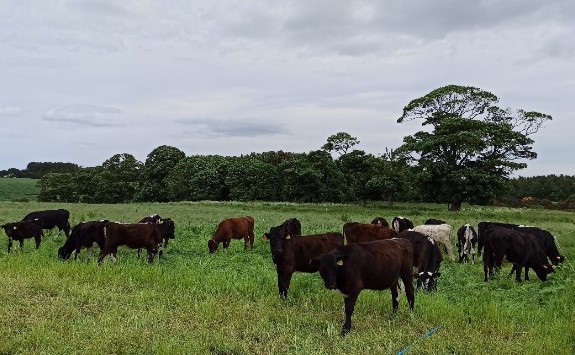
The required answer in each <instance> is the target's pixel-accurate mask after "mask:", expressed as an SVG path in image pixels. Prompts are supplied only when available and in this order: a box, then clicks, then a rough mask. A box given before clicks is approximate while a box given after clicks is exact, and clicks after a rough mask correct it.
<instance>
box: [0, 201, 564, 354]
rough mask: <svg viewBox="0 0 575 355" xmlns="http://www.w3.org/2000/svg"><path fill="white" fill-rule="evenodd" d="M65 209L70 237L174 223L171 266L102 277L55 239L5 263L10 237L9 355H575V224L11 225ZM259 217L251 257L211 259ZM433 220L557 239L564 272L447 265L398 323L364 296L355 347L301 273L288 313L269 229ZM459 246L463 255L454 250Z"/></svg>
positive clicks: (5, 288) (96, 208) (318, 213)
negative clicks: (488, 272) (214, 246)
mask: <svg viewBox="0 0 575 355" xmlns="http://www.w3.org/2000/svg"><path fill="white" fill-rule="evenodd" d="M53 208H66V209H68V210H70V213H71V223H72V224H76V223H78V222H80V221H86V220H99V219H110V220H114V221H122V222H134V221H138V220H139V219H140V218H142V217H144V216H146V215H150V214H152V213H159V214H160V215H161V216H163V217H171V218H172V219H174V220H175V221H176V239H174V240H173V241H172V242H170V245H169V246H168V248H166V250H165V253H164V257H163V258H162V260H161V261H160V262H155V263H154V264H152V265H149V264H147V263H146V262H145V261H144V260H138V259H137V258H136V251H134V250H128V249H125V248H123V249H122V248H121V249H120V250H119V253H118V261H117V262H116V263H115V264H113V263H110V262H105V263H104V264H103V265H100V266H98V265H97V264H96V263H95V262H94V260H92V261H91V262H90V263H86V254H85V251H82V254H81V255H80V257H79V260H77V261H74V260H69V261H59V260H58V259H57V257H56V255H57V249H58V247H60V246H61V245H62V244H63V243H64V239H63V237H62V236H60V237H56V236H55V233H50V234H47V236H46V237H45V238H44V240H43V241H42V245H41V246H40V249H39V250H35V249H34V243H33V241H26V242H25V245H24V249H23V250H20V247H19V246H17V245H15V248H14V249H15V250H14V251H13V252H12V254H10V255H8V254H7V250H6V243H7V241H6V237H5V236H4V235H3V231H1V233H2V235H0V237H1V238H0V242H1V244H0V315H1V316H0V354H104V353H105V354H221V355H223V354H226V355H228V354H306V355H307V354H397V352H399V351H400V350H402V349H404V348H405V347H406V346H407V345H409V344H412V343H413V342H415V341H416V340H418V339H420V338H421V337H422V336H423V335H424V334H426V333H427V332H428V331H429V330H431V329H433V328H435V327H437V326H440V327H441V328H440V329H439V330H438V331H437V332H436V333H435V334H433V335H431V336H429V337H427V338H424V339H420V340H419V341H417V342H416V343H415V345H413V347H411V348H410V350H409V351H408V352H407V353H406V354H407V355H410V354H418V355H420V354H429V355H436V354H458V355H460V354H463V355H465V354H498V355H501V354H504V355H506V354H518V355H519V354H521V355H523V354H533V355H540V354H566V355H572V354H574V353H575V307H574V306H573V303H574V300H575V283H574V279H575V277H574V272H575V270H574V269H573V266H572V265H571V263H570V261H571V260H573V258H574V257H575V214H573V213H567V212H559V211H548V210H528V209H511V208H487V207H473V208H471V207H467V208H465V207H464V209H463V210H462V211H461V212H458V213H449V212H447V211H446V208H445V206H444V205H441V206H439V205H423V204H399V205H397V206H395V207H393V208H389V207H386V206H383V205H382V206H371V207H366V208H361V207H358V206H353V205H338V204H292V203H216V202H198V203H187V202H182V203H166V204H159V203H152V204H123V205H87V204H56V203H38V202H29V203H16V202H0V210H1V211H2V213H1V214H0V223H1V224H4V223H6V222H8V221H13V220H17V219H20V218H22V217H23V216H24V215H26V214H27V213H28V212H30V211H34V210H43V209H53ZM239 215H252V216H253V217H254V218H255V226H256V227H255V228H256V230H255V234H256V242H255V246H254V250H253V251H248V252H244V250H243V242H241V241H237V240H234V241H232V243H231V245H230V248H229V250H228V251H226V252H224V251H222V250H221V248H220V249H219V250H218V251H217V252H216V253H215V254H213V255H210V254H208V247H207V241H208V240H209V238H210V237H211V236H212V233H213V232H214V230H215V227H216V225H217V223H218V222H219V221H220V220H221V219H223V218H226V217H231V216H239ZM394 215H402V216H406V217H410V218H411V219H412V220H413V221H414V223H415V224H421V223H422V222H423V221H424V220H425V219H427V218H430V217H433V218H440V219H444V220H446V221H448V222H449V223H450V224H452V225H453V226H454V229H457V228H458V227H459V226H461V225H462V224H464V223H471V224H473V225H475V226H476V225H477V223H478V222H480V221H483V220H491V221H495V220H497V221H502V222H515V223H524V224H529V225H537V226H540V227H542V228H546V229H549V230H550V231H551V232H552V233H553V234H554V235H555V236H556V237H557V240H558V242H559V245H560V247H561V251H562V253H563V254H564V255H566V257H567V262H566V264H565V265H563V266H562V267H561V268H559V269H558V271H557V272H556V273H555V274H552V275H550V279H549V280H548V281H546V282H540V281H539V280H538V279H537V278H536V276H535V274H534V273H533V272H531V280H530V281H527V282H523V283H522V284H516V283H515V281H514V280H513V279H512V278H509V277H508V276H507V274H508V273H509V270H510V268H511V266H510V265H508V264H505V265H504V266H503V270H502V272H501V275H500V277H499V278H498V279H495V280H492V281H490V282H488V283H484V282H483V270H482V263H481V262H480V261H479V262H476V263H475V264H474V265H471V264H469V265H461V264H458V263H456V262H450V261H449V260H448V259H447V258H446V259H447V260H445V259H444V262H443V263H442V265H441V272H442V275H441V277H440V279H439V283H438V287H437V292H435V293H431V294H427V293H424V292H417V293H416V299H415V311H414V313H413V314H410V313H409V312H408V307H407V302H406V299H405V296H404V295H402V296H401V299H400V304H399V312H398V314H397V316H396V317H395V318H391V294H390V292H389V291H388V290H385V291H363V292H362V293H361V294H360V296H359V299H358V302H357V305H356V308H355V313H354V316H353V329H352V332H351V334H350V335H349V336H348V337H347V338H343V339H342V338H341V337H340V336H339V333H340V330H341V325H342V322H343V318H344V312H343V311H344V309H343V298H342V296H341V295H340V294H339V293H336V292H331V291H328V290H326V289H325V288H324V286H323V282H322V280H321V278H320V276H319V275H318V274H302V273H296V274H295V275H294V276H293V278H292V282H291V286H290V289H289V295H288V300H287V301H285V302H283V301H280V300H279V299H278V290H277V279H276V271H275V268H274V265H273V263H272V261H271V257H270V250H269V244H268V243H267V242H265V241H263V240H262V239H261V236H262V234H263V233H264V232H266V231H268V230H269V228H270V226H274V225H278V224H280V223H281V222H283V221H284V220H285V219H287V218H291V217H297V218H298V219H300V221H301V223H302V230H303V232H304V234H313V233H320V232H327V231H340V230H341V227H342V225H343V223H344V222H348V221H359V222H369V221H371V219H372V218H373V217H375V216H383V217H385V218H386V219H388V220H391V218H392V217H393V216H394ZM453 245H454V246H455V241H454V242H453Z"/></svg>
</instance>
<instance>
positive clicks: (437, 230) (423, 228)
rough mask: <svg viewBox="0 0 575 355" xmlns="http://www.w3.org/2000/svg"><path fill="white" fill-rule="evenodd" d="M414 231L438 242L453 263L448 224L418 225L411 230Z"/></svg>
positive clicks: (453, 257)
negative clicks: (443, 246)
mask: <svg viewBox="0 0 575 355" xmlns="http://www.w3.org/2000/svg"><path fill="white" fill-rule="evenodd" d="M413 230H414V231H416V232H419V233H422V234H425V235H426V236H428V237H430V238H432V239H433V240H435V241H436V242H440V243H442V244H443V245H445V247H446V248H447V254H449V259H450V260H451V261H455V256H454V255H453V246H452V245H451V226H450V225H449V224H439V225H419V226H416V227H415V228H413Z"/></svg>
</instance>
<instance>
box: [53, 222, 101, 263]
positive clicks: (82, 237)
mask: <svg viewBox="0 0 575 355" xmlns="http://www.w3.org/2000/svg"><path fill="white" fill-rule="evenodd" d="M108 222H109V221H108V220H102V221H89V222H82V223H78V224H77V225H75V226H74V228H72V233H71V234H70V237H69V238H68V239H66V242H64V245H63V246H62V247H60V248H59V249H58V258H60V259H63V260H67V259H69V258H70V256H71V255H72V252H73V251H76V254H75V255H74V260H75V259H77V258H78V254H80V250H81V249H82V248H86V249H87V251H88V260H90V258H91V257H92V248H93V247H94V246H98V247H99V248H100V250H102V248H104V245H105V244H106V236H105V234H104V228H105V227H106V225H107V224H108Z"/></svg>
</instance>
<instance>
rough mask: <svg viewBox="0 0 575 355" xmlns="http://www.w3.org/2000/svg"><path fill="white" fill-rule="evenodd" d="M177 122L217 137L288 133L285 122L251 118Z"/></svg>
mask: <svg viewBox="0 0 575 355" xmlns="http://www.w3.org/2000/svg"><path fill="white" fill-rule="evenodd" d="M176 122H177V123H179V124H181V125H183V126H186V127H188V128H189V130H190V132H193V133H199V134H206V135H210V136H215V137H258V136H267V135H276V134H283V133H288V131H287V130H286V129H285V127H284V125H283V124H277V123H271V122H261V121H260V120H255V119H251V118H245V119H227V120H216V119H210V118H196V119H179V120H176Z"/></svg>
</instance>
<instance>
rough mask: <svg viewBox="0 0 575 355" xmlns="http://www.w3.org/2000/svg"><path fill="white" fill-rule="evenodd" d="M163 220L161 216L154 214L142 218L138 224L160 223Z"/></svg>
mask: <svg viewBox="0 0 575 355" xmlns="http://www.w3.org/2000/svg"><path fill="white" fill-rule="evenodd" d="M161 220H162V217H160V215H159V214H157V213H154V214H153V215H150V216H146V217H144V218H142V219H141V220H140V221H139V222H138V223H158V222H159V221H161Z"/></svg>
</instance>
